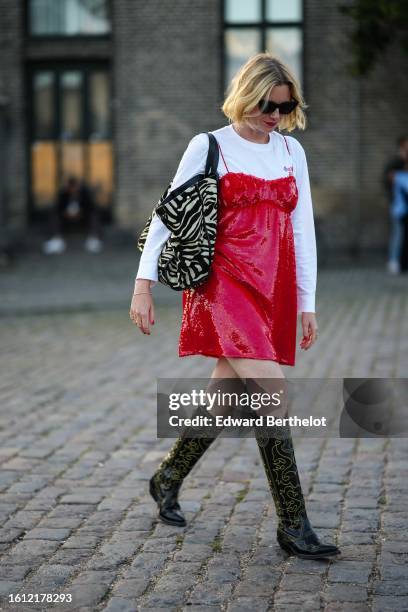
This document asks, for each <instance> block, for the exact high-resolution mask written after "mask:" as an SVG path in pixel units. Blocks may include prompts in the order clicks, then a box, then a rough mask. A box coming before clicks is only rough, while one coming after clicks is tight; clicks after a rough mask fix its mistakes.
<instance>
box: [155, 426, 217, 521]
mask: <svg viewBox="0 0 408 612" xmlns="http://www.w3.org/2000/svg"><path fill="white" fill-rule="evenodd" d="M214 440H215V438H186V437H180V438H178V440H177V441H176V442H175V443H174V445H173V446H172V448H171V449H170V451H169V453H168V454H167V455H166V457H165V458H164V459H163V461H162V462H161V464H160V465H159V468H158V470H157V471H156V472H155V473H154V474H153V476H152V477H151V479H150V483H149V490H150V494H151V496H152V497H153V499H154V500H155V501H156V502H157V504H158V506H159V518H160V519H161V520H162V521H163V522H164V523H167V524H168V525H175V526H178V527H184V526H185V525H186V519H185V517H184V514H183V511H182V510H181V508H180V504H179V502H178V499H177V498H178V493H179V489H180V487H181V484H182V482H183V480H184V478H185V477H186V476H187V474H188V473H189V472H190V471H191V470H192V469H193V467H194V466H195V464H196V463H197V461H198V460H199V459H200V457H201V456H202V455H203V454H204V453H205V451H206V450H207V449H208V448H209V447H210V446H211V444H212V443H213V442H214Z"/></svg>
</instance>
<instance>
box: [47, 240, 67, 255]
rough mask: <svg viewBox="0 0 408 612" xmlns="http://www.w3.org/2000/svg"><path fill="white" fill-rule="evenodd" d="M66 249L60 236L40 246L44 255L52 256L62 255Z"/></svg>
mask: <svg viewBox="0 0 408 612" xmlns="http://www.w3.org/2000/svg"><path fill="white" fill-rule="evenodd" d="M65 249H66V242H65V240H64V239H63V238H61V237H60V236H54V238H50V239H49V240H46V242H44V244H43V246H42V251H43V253H45V255H54V254H56V253H63V252H64V251H65Z"/></svg>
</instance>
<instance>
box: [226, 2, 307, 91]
mask: <svg viewBox="0 0 408 612" xmlns="http://www.w3.org/2000/svg"><path fill="white" fill-rule="evenodd" d="M262 51H269V52H270V53H273V54H275V55H276V56H277V57H278V58H279V59H281V60H282V61H283V62H284V63H285V64H287V65H288V66H289V68H291V69H292V70H293V72H294V73H295V75H296V77H297V78H298V80H299V82H300V84H301V86H302V85H303V0H285V1H282V0H251V1H248V0H224V75H225V80H224V89H226V87H227V85H228V84H229V83H230V81H231V79H232V77H233V76H234V74H235V73H236V72H237V70H238V69H239V68H240V67H241V66H242V64H244V63H245V62H246V61H247V59H249V57H250V56H252V55H254V54H255V53H259V52H262Z"/></svg>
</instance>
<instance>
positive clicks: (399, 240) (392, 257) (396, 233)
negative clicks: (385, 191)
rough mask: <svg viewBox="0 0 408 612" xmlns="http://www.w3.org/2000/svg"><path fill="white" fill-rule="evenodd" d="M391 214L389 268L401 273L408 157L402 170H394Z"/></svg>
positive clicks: (407, 216)
mask: <svg viewBox="0 0 408 612" xmlns="http://www.w3.org/2000/svg"><path fill="white" fill-rule="evenodd" d="M390 214H391V223H392V231H391V240H390V244H389V253H388V270H389V272H390V274H399V273H400V271H401V270H402V268H403V262H402V258H403V256H404V252H403V251H404V249H403V245H404V240H406V233H407V226H408V159H407V160H406V162H405V165H404V167H403V169H402V170H396V171H395V172H394V181H393V198H392V202H391V209H390Z"/></svg>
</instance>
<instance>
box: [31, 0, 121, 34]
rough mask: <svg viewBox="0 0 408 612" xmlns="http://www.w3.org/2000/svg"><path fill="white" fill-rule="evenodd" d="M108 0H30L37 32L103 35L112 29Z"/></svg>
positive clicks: (34, 29) (33, 26)
mask: <svg viewBox="0 0 408 612" xmlns="http://www.w3.org/2000/svg"><path fill="white" fill-rule="evenodd" d="M108 5H109V2H108V0H29V4H28V9H29V10H28V31H29V33H30V34H31V35H33V36H81V35H85V36H102V35H106V34H109V32H110V29H111V24H110V16H109V6H108Z"/></svg>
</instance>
